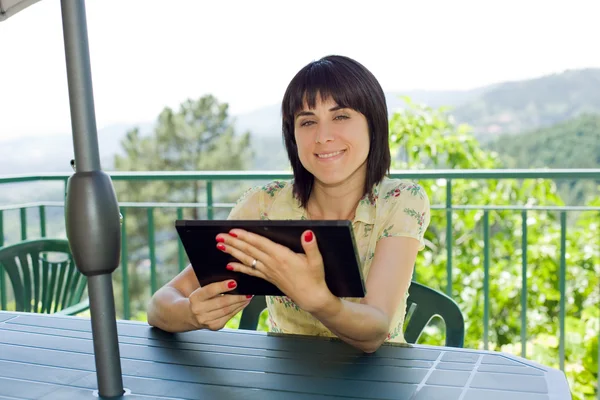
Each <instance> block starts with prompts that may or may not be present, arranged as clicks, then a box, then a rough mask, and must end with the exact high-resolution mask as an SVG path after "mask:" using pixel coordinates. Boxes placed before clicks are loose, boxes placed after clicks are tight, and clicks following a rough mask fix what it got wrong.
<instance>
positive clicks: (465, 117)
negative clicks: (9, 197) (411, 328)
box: [0, 69, 600, 197]
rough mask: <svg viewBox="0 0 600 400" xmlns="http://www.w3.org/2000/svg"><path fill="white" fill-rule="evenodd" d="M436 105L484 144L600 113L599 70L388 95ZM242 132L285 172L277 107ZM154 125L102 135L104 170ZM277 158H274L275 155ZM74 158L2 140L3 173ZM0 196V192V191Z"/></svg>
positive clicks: (242, 118) (247, 117) (267, 162)
mask: <svg viewBox="0 0 600 400" xmlns="http://www.w3.org/2000/svg"><path fill="white" fill-rule="evenodd" d="M401 95H402V96H409V97H411V98H412V100H413V101H415V102H419V103H425V104H427V105H429V106H432V107H439V106H442V105H445V106H449V107H451V108H452V111H451V112H452V114H453V115H454V117H455V118H456V119H457V120H458V121H459V122H464V123H468V124H470V125H472V126H473V127H474V129H475V133H476V135H477V136H478V137H479V138H480V139H481V140H482V141H489V140H490V139H493V138H494V137H497V136H498V135H501V134H503V133H520V132H523V131H529V130H532V129H536V128H541V127H546V126H550V125H552V124H555V123H558V122H561V121H565V120H568V119H570V118H574V117H576V116H578V115H580V114H582V113H584V112H600V69H584V70H574V71H566V72H563V73H560V74H553V75H549V76H544V77H540V78H536V79H531V80H525V81H520V82H506V83H501V84H495V85H490V86H485V87H481V88H477V89H473V90H465V91H405V92H389V93H386V100H387V104H388V113H389V114H390V115H391V114H392V113H393V112H394V111H396V110H397V109H399V108H402V107H403V106H404V101H403V100H402V99H401V98H400V96H401ZM232 117H233V119H234V121H235V126H236V129H237V130H238V132H245V131H250V132H251V133H252V137H253V147H254V152H255V154H256V156H255V162H254V165H253V166H252V168H254V169H261V170H273V169H285V168H287V167H288V165H287V156H286V155H285V152H284V147H283V143H282V140H281V115H280V110H279V104H273V105H271V106H267V107H262V108H259V109H257V110H255V111H253V112H249V113H245V114H239V115H233V116H232ZM153 125H154V123H153V122H148V121H144V122H140V123H139V124H135V125H134V124H121V125H113V126H109V127H106V128H103V129H100V130H99V131H98V140H99V145H100V157H101V162H102V167H103V168H104V169H107V170H110V169H112V168H113V162H114V156H115V154H117V153H118V152H119V151H120V147H121V140H122V138H123V137H124V135H125V133H126V132H127V131H128V130H129V129H131V128H133V127H135V126H138V127H139V128H140V129H141V131H142V133H149V132H151V130H152V127H153ZM273 155H275V157H273ZM71 158H73V144H72V139H71V135H70V134H65V135H61V136H40V137H28V138H19V139H12V140H7V141H2V142H0V175H9V174H10V175H12V174H24V173H35V172H40V171H45V172H60V171H70V170H71V169H70V166H69V161H70V160H71ZM0 197H1V193H0Z"/></svg>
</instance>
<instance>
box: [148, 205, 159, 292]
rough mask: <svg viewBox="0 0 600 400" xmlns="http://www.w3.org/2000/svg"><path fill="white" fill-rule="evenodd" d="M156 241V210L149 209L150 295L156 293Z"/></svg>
mask: <svg viewBox="0 0 600 400" xmlns="http://www.w3.org/2000/svg"><path fill="white" fill-rule="evenodd" d="M154 242H155V240H154V208H152V207H149V208H148V248H149V250H150V295H153V294H154V292H156V290H157V287H156V248H155V243H154Z"/></svg>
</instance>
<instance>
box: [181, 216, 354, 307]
mask: <svg viewBox="0 0 600 400" xmlns="http://www.w3.org/2000/svg"><path fill="white" fill-rule="evenodd" d="M175 228H176V230H177V233H178V234H179V238H180V240H181V243H182V245H183V248H184V249H185V252H186V254H187V256H188V258H189V261H190V263H191V265H192V267H193V269H194V272H195V273H196V277H197V278H198V282H200V285H201V286H205V285H208V284H209V283H213V282H220V281H224V280H227V279H234V280H235V281H236V282H237V284H238V285H237V287H236V289H234V290H232V291H231V292H228V293H231V294H245V295H262V296H282V295H284V294H283V293H282V292H281V291H280V290H279V289H278V288H277V287H276V286H275V285H273V284H271V283H269V282H267V281H266V280H264V279H261V278H257V277H254V276H250V275H246V274H243V273H241V272H236V271H229V270H227V268H226V266H227V263H229V262H231V261H238V260H236V259H235V258H234V257H232V256H231V255H229V254H227V253H224V252H222V251H221V250H219V249H217V247H216V245H217V241H216V236H217V235H218V234H219V233H227V232H229V231H230V230H231V229H234V228H238V229H243V230H246V231H248V232H253V233H256V234H258V235H262V236H264V237H266V238H268V239H270V240H272V241H274V242H276V243H279V244H281V245H283V246H286V247H288V248H289V249H291V250H292V251H295V252H296V253H304V249H303V248H302V243H301V235H302V233H303V232H304V231H305V230H308V229H310V230H312V231H313V232H314V234H315V236H316V238H317V244H318V246H319V251H320V252H321V255H322V257H323V264H324V265H325V281H326V283H327V286H328V287H329V290H331V293H333V294H334V295H335V296H337V297H364V296H365V294H366V289H365V284H364V278H363V275H362V270H361V268H360V259H359V256H358V250H357V247H356V241H355V239H354V233H353V231H352V223H351V222H350V221H332V220H320V221H313V220H276V221H269V220H253V221H247V220H209V221H203V220H177V221H175Z"/></svg>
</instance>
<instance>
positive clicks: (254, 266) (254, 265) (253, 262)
mask: <svg viewBox="0 0 600 400" xmlns="http://www.w3.org/2000/svg"><path fill="white" fill-rule="evenodd" d="M257 262H258V261H257V260H256V258H255V259H254V260H252V269H256V263H257Z"/></svg>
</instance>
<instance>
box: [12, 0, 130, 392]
mask: <svg viewBox="0 0 600 400" xmlns="http://www.w3.org/2000/svg"><path fill="white" fill-rule="evenodd" d="M37 1H39V0H0V21H3V20H6V19H7V18H9V17H11V16H13V15H15V14H17V13H18V12H19V11H22V10H24V9H25V8H27V7H28V6H30V5H32V4H34V3H36V2H37ZM61 12H62V25H63V36H64V44H65V61H66V69H67V82H68V89H69V106H70V110H71V127H72V134H73V147H74V153H75V174H74V175H73V176H72V177H71V178H69V182H68V184H67V196H66V200H65V225H66V228H67V237H68V239H69V245H70V247H71V252H72V253H73V259H74V260H75V263H76V265H77V268H78V269H79V270H80V271H81V273H83V274H84V275H85V276H87V278H88V292H89V298H90V313H91V317H92V321H91V322H92V335H93V340H94V356H95V361H96V375H97V381H98V388H99V394H100V396H102V397H117V396H121V395H122V394H123V379H122V374H121V363H120V355H119V345H118V337H117V327H116V319H115V303H114V296H113V288H112V278H111V274H112V272H113V271H114V270H115V269H116V268H117V266H118V265H119V255H120V247H121V246H120V244H121V227H120V220H119V206H118V203H117V198H116V195H115V191H114V187H113V185H112V181H111V179H110V177H109V176H108V175H107V174H105V173H104V172H102V171H101V170H100V156H99V151H98V133H97V129H96V116H95V111H94V95H93V90H92V73H91V67H90V54H89V46H88V35H87V20H86V14H85V3H84V0H61Z"/></svg>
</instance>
